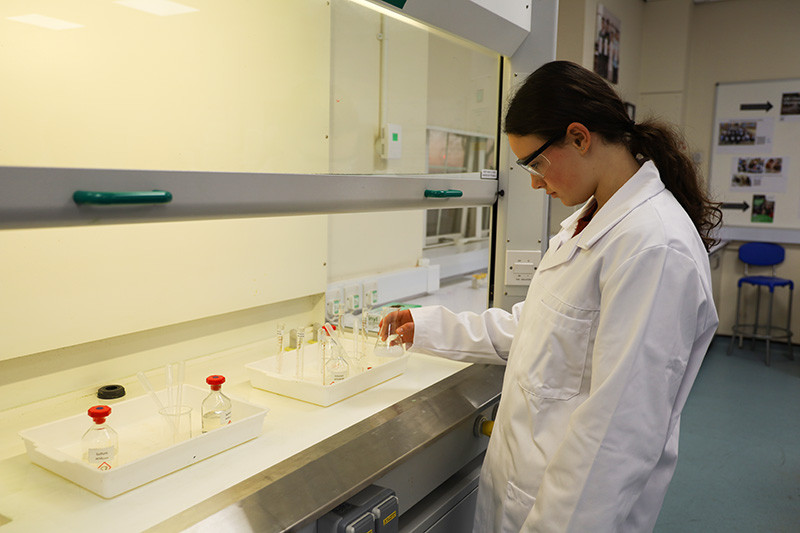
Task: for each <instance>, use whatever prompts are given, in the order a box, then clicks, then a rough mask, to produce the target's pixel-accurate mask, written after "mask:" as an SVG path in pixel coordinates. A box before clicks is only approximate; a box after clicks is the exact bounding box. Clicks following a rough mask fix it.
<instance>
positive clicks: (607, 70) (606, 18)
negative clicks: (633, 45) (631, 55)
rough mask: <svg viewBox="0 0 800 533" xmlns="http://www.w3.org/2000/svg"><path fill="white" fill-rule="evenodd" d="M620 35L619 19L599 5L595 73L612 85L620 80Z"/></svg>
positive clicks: (595, 42) (595, 44)
mask: <svg viewBox="0 0 800 533" xmlns="http://www.w3.org/2000/svg"><path fill="white" fill-rule="evenodd" d="M619 35H620V22H619V19H618V18H617V17H615V16H614V15H613V14H612V13H611V12H610V11H609V10H608V9H606V8H605V7H604V6H603V5H602V4H598V5H597V28H596V33H595V40H594V71H595V72H596V73H598V74H600V75H601V76H603V77H604V78H605V79H607V80H608V81H610V82H611V83H617V81H618V80H619Z"/></svg>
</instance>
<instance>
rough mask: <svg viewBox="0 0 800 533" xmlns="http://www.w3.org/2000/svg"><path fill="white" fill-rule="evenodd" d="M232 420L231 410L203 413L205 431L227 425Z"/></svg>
mask: <svg viewBox="0 0 800 533" xmlns="http://www.w3.org/2000/svg"><path fill="white" fill-rule="evenodd" d="M231 422H232V417H231V412H230V411H219V412H214V411H212V412H210V413H206V414H204V415H203V433H208V432H209V431H211V430H212V429H217V428H219V427H222V426H226V425H228V424H230V423H231Z"/></svg>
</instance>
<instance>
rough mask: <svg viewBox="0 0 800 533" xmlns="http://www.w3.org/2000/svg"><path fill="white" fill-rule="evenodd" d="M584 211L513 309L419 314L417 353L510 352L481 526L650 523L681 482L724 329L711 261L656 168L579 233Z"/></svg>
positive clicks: (590, 527)
mask: <svg viewBox="0 0 800 533" xmlns="http://www.w3.org/2000/svg"><path fill="white" fill-rule="evenodd" d="M592 201H593V200H590V202H588V203H587V206H588V205H589V204H590V203H591V202H592ZM587 206H584V209H582V210H580V211H579V212H578V213H576V214H574V215H573V216H571V217H570V218H568V219H567V220H566V221H565V222H564V223H562V231H561V232H560V233H559V234H558V235H556V236H555V237H553V238H552V239H551V241H550V248H549V250H548V251H547V253H546V254H545V256H544V257H543V258H542V261H541V263H540V265H539V267H538V269H537V271H536V274H535V275H534V277H533V280H532V281H531V285H530V289H529V291H528V295H527V298H526V300H525V302H521V303H519V304H517V305H515V306H514V308H513V309H512V312H511V313H507V312H505V311H502V310H499V309H490V310H488V311H486V312H485V313H482V314H480V315H477V314H474V313H462V314H458V315H456V314H453V313H451V312H450V311H448V310H446V309H445V308H443V307H438V306H436V307H426V308H420V309H416V310H412V315H413V317H414V322H415V338H414V348H415V349H416V350H420V351H423V352H427V353H432V354H436V355H442V356H445V357H449V358H452V359H458V360H466V361H473V362H495V363H504V362H505V361H504V359H505V358H506V356H507V368H506V372H505V378H504V382H503V390H502V396H501V400H500V406H499V409H498V412H497V419H496V421H495V425H494V429H493V434H492V437H491V440H490V441H489V447H488V450H487V453H486V459H485V461H484V465H483V470H482V473H481V479H480V485H479V490H478V507H477V515H476V519H475V520H476V521H475V531H476V532H487V533H499V532H502V533H505V532H517V531H526V532H532V531H537V532H545V531H547V532H549V531H574V532H587V531H591V532H612V531H625V532H640V531H651V530H652V529H653V527H654V524H655V522H656V518H657V517H658V512H659V510H660V509H661V505H662V503H663V499H664V495H665V493H666V491H667V486H668V485H669V482H670V480H671V479H672V474H673V472H674V470H675V465H676V461H677V454H678V431H679V425H680V413H681V409H682V408H683V406H684V403H685V402H686V398H687V396H688V394H689V390H690V389H691V386H692V383H693V382H694V379H695V377H696V375H697V372H698V369H699V367H700V363H701V362H702V360H703V357H704V355H705V353H706V349H707V348H708V345H709V343H710V342H711V339H712V337H713V335H714V332H715V330H716V327H717V324H718V319H717V313H716V310H715V308H714V302H713V299H712V295H711V278H710V272H709V266H708V256H707V253H706V250H705V248H704V247H703V243H702V241H701V240H700V238H699V236H698V235H697V232H696V230H695V228H694V226H693V225H692V222H691V220H690V219H689V217H688V216H687V215H686V213H685V212H684V211H683V209H682V208H681V207H680V205H679V204H678V202H677V201H676V200H675V198H674V197H673V196H672V194H671V193H670V192H669V191H667V190H666V189H665V187H664V184H663V183H662V182H661V180H660V178H659V174H658V171H657V170H656V167H655V165H654V164H653V163H652V162H646V163H644V164H643V165H642V167H641V168H640V170H639V171H638V172H637V173H636V174H635V175H634V176H633V177H632V178H631V179H630V180H628V182H626V183H625V184H624V185H623V186H622V187H621V188H620V189H619V190H618V191H617V192H616V193H615V194H614V196H613V197H612V198H611V199H610V200H609V201H608V203H607V204H606V205H604V206H603V207H602V208H601V209H600V210H599V211H597V213H595V215H594V218H593V219H592V221H591V222H590V223H589V225H588V226H587V227H586V228H585V229H584V230H583V231H582V232H581V233H580V234H579V235H578V236H576V237H573V236H572V234H573V233H574V230H575V227H576V224H577V220H578V219H579V218H580V217H581V216H582V215H583V211H584V210H585V209H586V207H587Z"/></svg>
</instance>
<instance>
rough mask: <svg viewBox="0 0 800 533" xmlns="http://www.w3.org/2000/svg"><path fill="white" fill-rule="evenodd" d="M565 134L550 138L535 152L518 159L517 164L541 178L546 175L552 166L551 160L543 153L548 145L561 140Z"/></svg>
mask: <svg viewBox="0 0 800 533" xmlns="http://www.w3.org/2000/svg"><path fill="white" fill-rule="evenodd" d="M563 136H564V135H563V134H561V135H557V136H556V137H553V138H551V139H549V140H548V141H547V142H546V143H544V144H543V145H542V146H541V147H540V148H539V149H538V150H536V151H535V152H533V153H532V154H531V155H529V156H528V157H524V158H522V159H517V165H519V166H520V167H522V168H523V169H525V172H530V173H531V174H533V175H534V176H539V177H540V178H543V177H544V173H545V172H547V169H548V168H549V167H550V160H549V159H547V157H546V156H545V155H544V154H543V153H542V152H544V151H545V150H547V147H548V146H550V145H551V144H553V143H554V142H556V141H557V140H559V139H560V138H561V137H563Z"/></svg>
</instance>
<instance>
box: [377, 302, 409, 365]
mask: <svg viewBox="0 0 800 533" xmlns="http://www.w3.org/2000/svg"><path fill="white" fill-rule="evenodd" d="M395 311H399V309H397V308H394V307H384V308H383V309H381V327H380V331H378V340H377V341H376V342H375V348H374V350H373V354H374V355H375V356H377V357H400V356H401V355H403V354H404V353H405V351H406V350H405V347H404V346H403V341H402V339H400V335H398V334H397V327H398V324H397V322H396V318H397V315H396V314H394V315H392V313H394V312H395ZM384 335H385V337H384Z"/></svg>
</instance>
